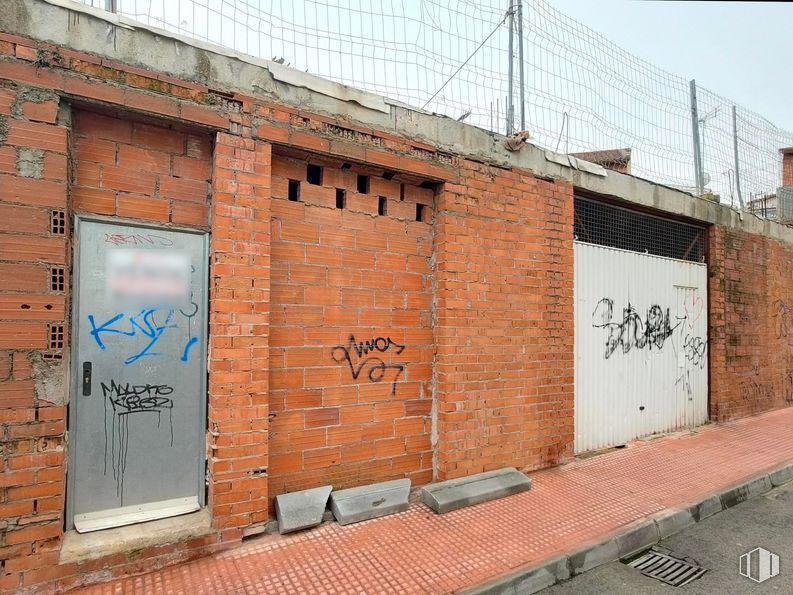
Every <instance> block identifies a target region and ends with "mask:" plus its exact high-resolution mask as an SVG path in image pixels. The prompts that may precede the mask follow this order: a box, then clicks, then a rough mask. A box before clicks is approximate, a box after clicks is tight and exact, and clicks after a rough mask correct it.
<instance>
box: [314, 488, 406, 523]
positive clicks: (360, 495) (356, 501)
mask: <svg viewBox="0 0 793 595" xmlns="http://www.w3.org/2000/svg"><path fill="white" fill-rule="evenodd" d="M409 497H410V480H409V479H395V480H393V481H384V482H382V483H375V484H371V485H367V486H361V487H358V488H350V489H347V490H339V491H336V492H333V493H332V494H331V495H330V509H331V510H332V511H333V516H334V517H336V520H337V521H338V522H339V523H340V524H342V525H349V524H351V523H358V522H360V521H368V520H370V519H376V518H378V517H382V516H386V515H389V514H395V513H397V512H404V511H406V510H407V509H408V508H410V503H409V502H408V498H409Z"/></svg>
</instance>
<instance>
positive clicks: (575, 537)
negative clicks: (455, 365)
mask: <svg viewBox="0 0 793 595" xmlns="http://www.w3.org/2000/svg"><path fill="white" fill-rule="evenodd" d="M792 428H793V408H789V409H783V410H779V411H774V412H771V413H767V414H764V415H761V416H758V417H754V418H749V419H744V420H741V421H738V422H732V423H727V424H720V425H711V426H706V427H703V428H700V429H699V431H698V432H696V433H692V434H684V435H676V436H670V437H666V438H663V439H659V440H655V441H652V442H636V443H633V444H631V445H630V446H629V447H628V448H626V449H624V450H620V451H615V452H613V453H609V454H604V455H601V456H598V457H594V458H591V459H588V460H582V461H576V462H574V463H571V464H569V465H565V466H562V467H557V468H554V469H548V470H545V471H540V472H536V473H532V474H531V476H532V478H533V479H534V486H533V488H532V489H531V490H530V491H529V492H526V493H523V494H519V495H516V496H512V497H509V498H505V499H502V500H497V501H494V502H489V503H486V504H480V505H478V506H474V507H470V508H467V509H463V510H459V511H455V512H451V513H447V514H444V515H436V514H434V513H433V512H431V511H430V510H429V509H428V508H426V507H425V506H423V505H420V504H414V505H413V506H412V507H411V509H410V510H409V511H408V512H405V513H402V514H398V515H393V516H389V517H385V518H382V519H376V520H373V521H368V522H364V523H359V524H356V525H349V526H347V527H341V526H339V525H338V524H335V523H327V524H325V525H323V526H322V527H319V528H317V529H314V530H310V531H308V532H304V533H300V534H296V535H294V536H286V537H280V536H277V535H273V536H266V537H262V538H259V539H255V540H252V541H251V542H250V543H246V544H244V545H243V546H241V547H239V548H237V549H235V550H231V551H227V552H224V553H221V554H218V555H215V556H213V557H211V558H206V559H202V560H198V561H195V562H191V563H189V564H184V565H181V566H175V567H172V568H167V569H165V570H161V571H158V572H154V573H151V574H147V575H144V576H139V577H135V578H129V579H125V580H121V581H117V582H115V583H107V584H104V585H98V586H96V587H93V588H92V589H86V590H85V591H84V592H86V593H108V594H110V593H113V594H115V593H146V594H149V593H191V594H197V593H382V592H399V593H448V592H451V591H455V590H459V589H462V588H465V587H468V586H473V585H476V584H478V583H481V582H484V581H485V580H487V579H490V578H492V577H494V576H496V575H499V574H503V573H506V572H508V571H510V570H512V569H515V568H516V567H519V566H522V565H525V564H528V563H534V562H539V561H541V560H543V559H546V558H549V557H551V556H554V555H557V554H560V553H562V552H565V551H570V550H572V549H574V548H576V547H577V546H579V545H582V544H583V543H585V542H587V541H591V540H594V539H596V538H598V537H601V536H603V537H605V536H606V535H607V534H609V533H612V532H613V531H614V530H616V529H618V528H619V527H621V526H622V525H625V524H628V523H630V522H632V521H636V520H638V519H641V518H642V517H645V516H648V515H651V514H653V513H656V512H659V511H661V510H663V509H665V508H668V507H673V506H680V505H682V504H686V503H688V502H692V501H695V500H699V499H702V498H703V497H705V496H707V495H709V494H711V493H713V492H717V491H720V490H721V489H723V488H725V487H728V486H729V485H731V484H734V483H737V482H740V481H743V480H746V479H749V478H750V477H752V476H754V475H757V474H760V473H762V472H766V471H770V470H772V469H774V468H776V467H779V466H781V465H782V464H784V463H787V462H789V461H793V431H791V429H792Z"/></svg>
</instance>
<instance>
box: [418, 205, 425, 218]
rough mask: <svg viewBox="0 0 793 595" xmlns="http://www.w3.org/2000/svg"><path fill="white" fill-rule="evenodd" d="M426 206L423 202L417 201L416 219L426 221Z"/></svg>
mask: <svg viewBox="0 0 793 595" xmlns="http://www.w3.org/2000/svg"><path fill="white" fill-rule="evenodd" d="M424 206H425V205H423V204H420V203H416V221H424V218H425V217H426V209H425V208H424Z"/></svg>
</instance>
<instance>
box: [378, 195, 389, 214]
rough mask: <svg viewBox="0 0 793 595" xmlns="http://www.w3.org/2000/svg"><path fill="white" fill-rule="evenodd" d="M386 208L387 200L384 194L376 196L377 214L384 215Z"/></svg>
mask: <svg viewBox="0 0 793 595" xmlns="http://www.w3.org/2000/svg"><path fill="white" fill-rule="evenodd" d="M387 210H388V200H386V197H385V196H378V197H377V214H378V215H385V214H386V212H387Z"/></svg>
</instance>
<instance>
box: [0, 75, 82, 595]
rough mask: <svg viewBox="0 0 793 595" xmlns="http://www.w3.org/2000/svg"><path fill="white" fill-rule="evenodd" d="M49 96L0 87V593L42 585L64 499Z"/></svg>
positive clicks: (63, 139) (58, 188)
mask: <svg viewBox="0 0 793 595" xmlns="http://www.w3.org/2000/svg"><path fill="white" fill-rule="evenodd" d="M58 109H59V100H58V97H57V96H56V95H55V94H54V93H52V92H47V91H39V90H36V89H32V88H29V87H26V86H24V85H17V84H14V83H10V82H9V83H7V84H5V85H3V86H0V591H2V590H6V589H7V590H9V591H13V590H15V589H16V588H18V587H20V585H21V576H22V573H23V572H25V573H27V574H28V575H29V576H30V577H31V578H30V580H31V581H35V582H39V581H41V580H46V579H47V578H48V576H49V573H50V567H51V566H52V565H53V564H56V563H57V560H58V548H59V545H60V536H61V518H62V516H61V515H62V510H63V506H64V497H65V465H64V461H65V442H64V431H65V425H66V421H65V420H66V406H65V394H64V392H63V390H62V387H63V383H64V382H65V380H66V371H65V369H64V359H63V358H64V355H65V354H64V345H65V344H67V343H68V335H67V333H66V328H65V311H66V307H67V294H66V291H65V289H66V287H68V274H67V271H66V266H67V265H66V263H67V238H68V231H69V221H68V217H67V215H66V208H67V191H66V172H67V167H66V163H67V132H68V131H67V128H66V127H65V126H63V125H62V124H61V123H60V122H59V120H58Z"/></svg>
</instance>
